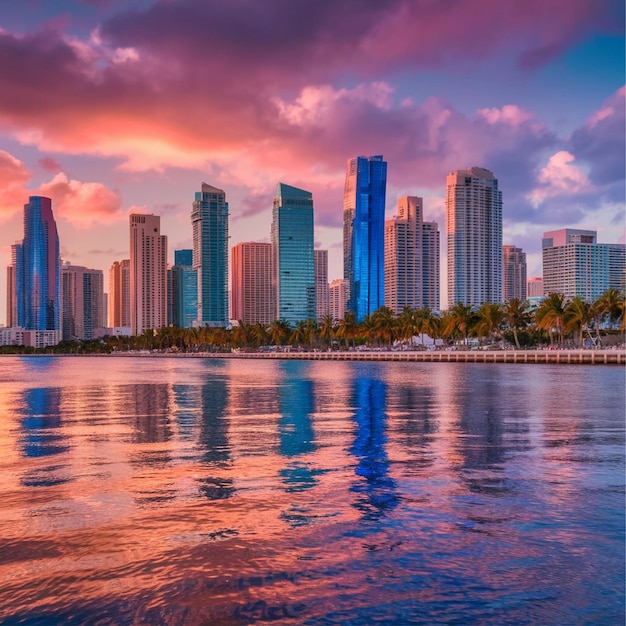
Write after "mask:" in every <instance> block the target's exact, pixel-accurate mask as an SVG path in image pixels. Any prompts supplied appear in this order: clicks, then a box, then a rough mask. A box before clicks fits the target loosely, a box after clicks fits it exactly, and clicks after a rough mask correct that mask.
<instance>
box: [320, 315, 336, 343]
mask: <svg viewBox="0 0 626 626" xmlns="http://www.w3.org/2000/svg"><path fill="white" fill-rule="evenodd" d="M319 333H320V339H321V340H322V341H323V342H324V343H325V345H326V347H327V348H329V347H330V342H331V341H332V339H333V335H334V333H335V320H334V319H333V317H332V315H325V316H324V317H323V318H322V322H321V324H320V326H319Z"/></svg>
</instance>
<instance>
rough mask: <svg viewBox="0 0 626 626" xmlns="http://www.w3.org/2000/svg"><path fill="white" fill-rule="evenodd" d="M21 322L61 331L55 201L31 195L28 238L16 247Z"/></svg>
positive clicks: (27, 207) (27, 209)
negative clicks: (53, 206) (53, 211)
mask: <svg viewBox="0 0 626 626" xmlns="http://www.w3.org/2000/svg"><path fill="white" fill-rule="evenodd" d="M13 255H14V268H15V270H14V271H15V298H16V311H17V317H18V320H17V321H18V325H19V326H22V327H23V328H25V329H27V330H51V331H58V332H59V336H60V331H61V256H60V252H59V236H58V233H57V227H56V222H55V221H54V216H53V214H52V201H51V200H50V198H44V197H42V196H31V197H30V198H29V200H28V203H27V204H25V205H24V240H23V242H22V244H21V245H19V244H18V245H16V246H14V248H13Z"/></svg>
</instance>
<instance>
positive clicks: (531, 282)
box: [526, 276, 543, 298]
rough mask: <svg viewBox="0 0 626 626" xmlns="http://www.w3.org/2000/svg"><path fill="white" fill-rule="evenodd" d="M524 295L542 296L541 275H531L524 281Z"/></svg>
mask: <svg viewBox="0 0 626 626" xmlns="http://www.w3.org/2000/svg"><path fill="white" fill-rule="evenodd" d="M526 297H527V298H541V297H543V276H531V277H530V278H529V279H528V281H527V282H526Z"/></svg>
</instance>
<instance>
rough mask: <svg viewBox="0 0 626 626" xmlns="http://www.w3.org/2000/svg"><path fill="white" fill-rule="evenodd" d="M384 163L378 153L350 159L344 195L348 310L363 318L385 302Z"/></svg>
mask: <svg viewBox="0 0 626 626" xmlns="http://www.w3.org/2000/svg"><path fill="white" fill-rule="evenodd" d="M386 190H387V162H386V161H384V160H383V157H382V156H381V155H377V156H372V157H369V158H368V157H364V156H359V157H355V158H353V159H350V160H349V161H348V163H347V168H346V179H345V185H344V198H343V277H344V279H346V280H347V281H348V282H349V284H350V300H349V302H348V308H349V310H351V311H353V312H354V313H355V314H356V318H357V321H362V320H363V319H364V318H365V317H366V316H367V315H371V314H372V313H373V312H374V311H375V310H376V309H378V308H380V307H381V306H383V304H384V303H385V253H384V242H385V195H386Z"/></svg>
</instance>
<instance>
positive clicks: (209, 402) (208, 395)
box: [198, 375, 235, 500]
mask: <svg viewBox="0 0 626 626" xmlns="http://www.w3.org/2000/svg"><path fill="white" fill-rule="evenodd" d="M201 394H202V421H201V423H200V438H199V442H198V443H199V445H200V447H201V449H202V456H201V460H202V462H203V463H204V464H205V465H207V466H209V467H212V468H214V469H216V470H218V472H217V473H216V474H215V475H211V476H206V477H205V478H202V479H199V481H198V482H200V488H199V489H200V493H201V494H202V495H203V496H204V497H205V498H207V499H208V500H224V499H226V498H230V497H231V496H232V495H233V494H234V493H235V487H234V484H233V479H232V478H225V477H223V476H220V475H219V469H220V468H227V467H229V466H230V465H231V463H232V458H231V449H230V443H229V441H228V418H227V410H228V402H229V393H228V378H227V377H226V376H213V375H212V377H211V378H210V379H209V380H207V381H206V382H205V383H204V384H203V385H202V391H201Z"/></svg>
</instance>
